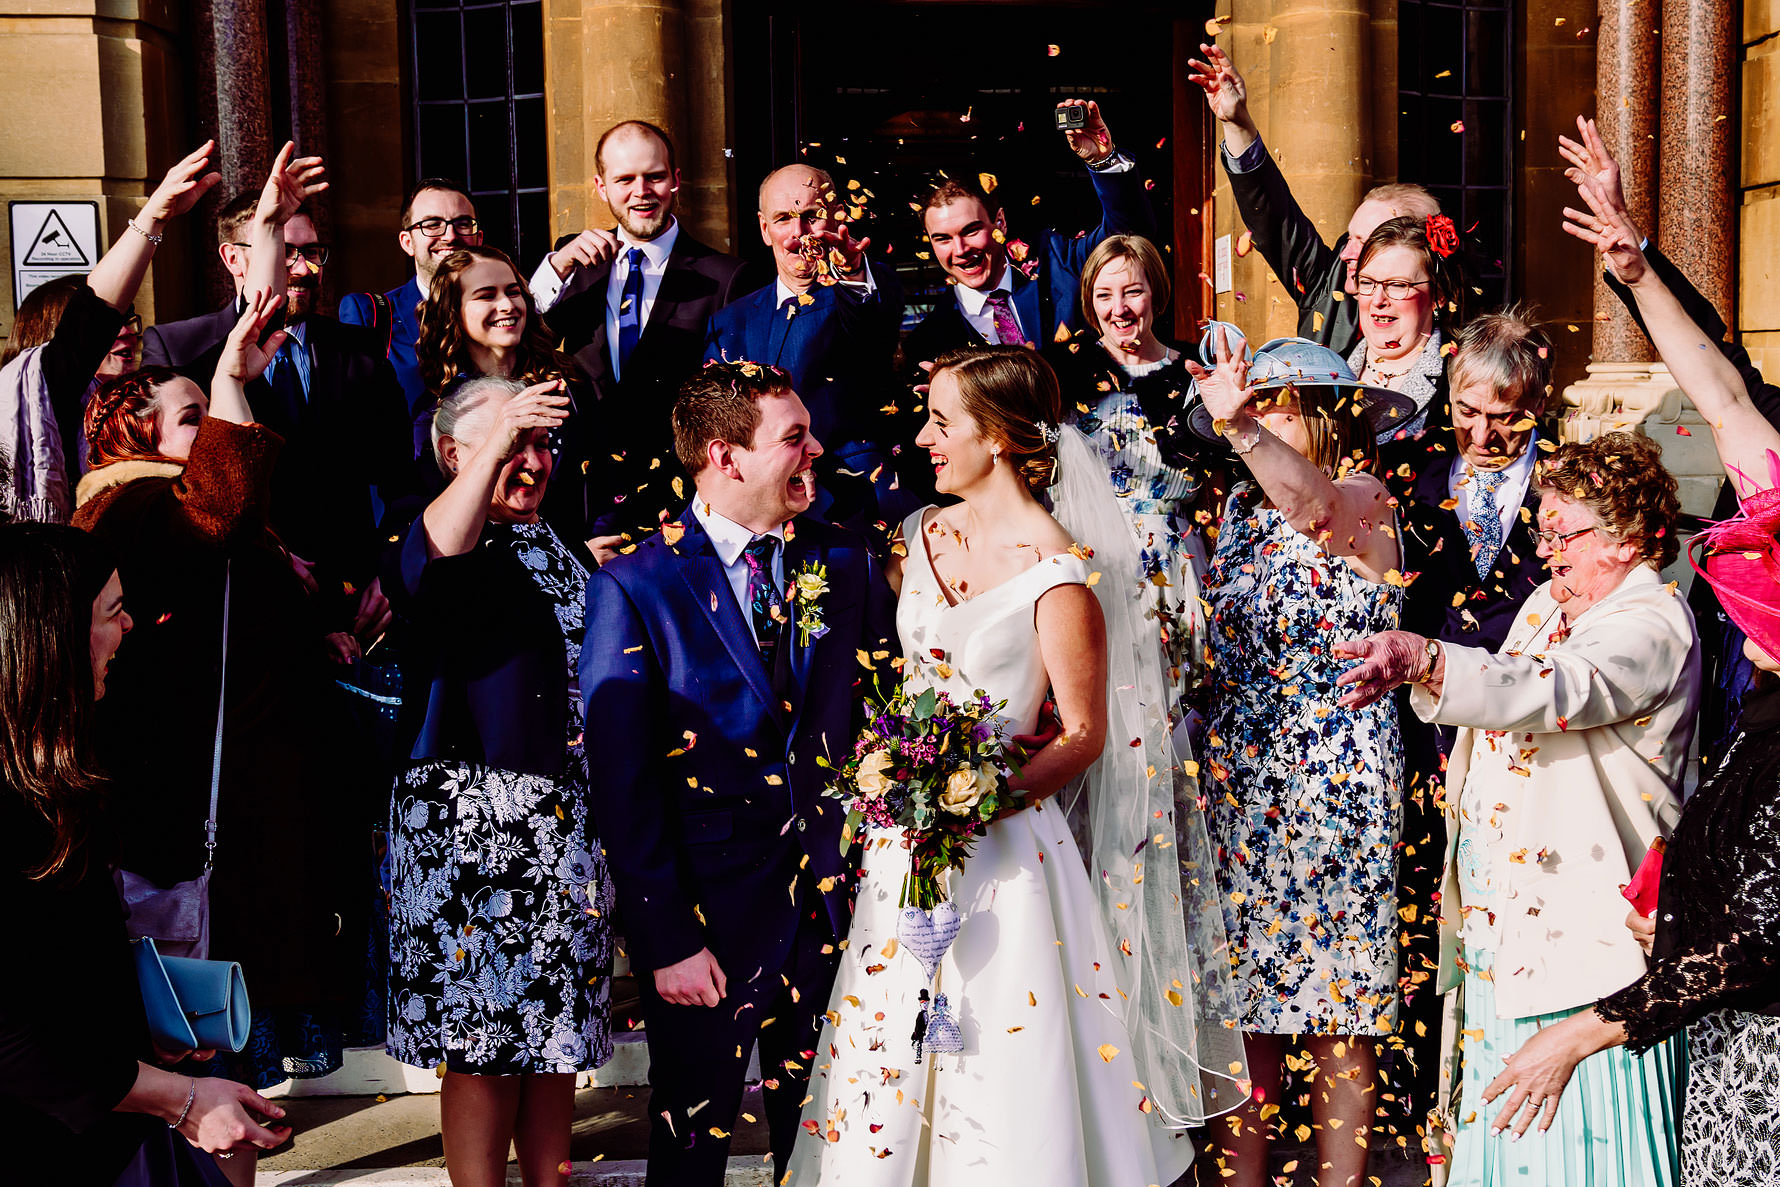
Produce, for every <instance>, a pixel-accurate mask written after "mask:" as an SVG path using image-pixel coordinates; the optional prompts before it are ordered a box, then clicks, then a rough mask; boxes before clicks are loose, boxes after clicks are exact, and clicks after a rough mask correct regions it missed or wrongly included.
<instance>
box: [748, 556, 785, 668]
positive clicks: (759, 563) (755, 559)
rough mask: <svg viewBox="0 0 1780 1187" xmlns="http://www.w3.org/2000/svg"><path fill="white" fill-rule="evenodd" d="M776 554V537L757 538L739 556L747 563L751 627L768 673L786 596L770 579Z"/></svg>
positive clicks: (771, 666)
mask: <svg viewBox="0 0 1780 1187" xmlns="http://www.w3.org/2000/svg"><path fill="white" fill-rule="evenodd" d="M778 551H779V538H778V537H777V536H760V537H757V538H755V539H754V540H752V541H750V542H749V544H748V547H746V548H744V549H743V550H742V557H743V559H745V560H746V561H747V562H748V616H749V618H750V619H751V620H752V621H753V624H754V640H755V642H756V643H757V644H758V645H759V647H760V660H761V662H762V663H764V664H765V665H766V670H767V671H769V672H770V671H772V670H773V653H774V652H775V651H777V650H778V646H779V631H780V628H781V627H782V626H783V625H784V623H785V595H784V592H783V591H782V590H780V589H779V583H778V582H777V581H776V580H774V578H773V558H774V557H775V556H777V555H778Z"/></svg>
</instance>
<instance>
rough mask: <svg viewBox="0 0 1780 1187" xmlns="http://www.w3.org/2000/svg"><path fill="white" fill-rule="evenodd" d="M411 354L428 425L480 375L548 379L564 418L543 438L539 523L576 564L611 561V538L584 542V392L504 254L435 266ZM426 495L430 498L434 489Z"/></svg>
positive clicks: (480, 250)
mask: <svg viewBox="0 0 1780 1187" xmlns="http://www.w3.org/2000/svg"><path fill="white" fill-rule="evenodd" d="M415 351H416V353H417V354H418V356H419V359H420V375H421V379H422V380H423V381H424V382H425V383H426V388H427V391H428V392H429V393H430V395H431V399H430V400H428V401H427V402H426V403H425V405H424V416H425V419H426V421H427V424H428V425H431V423H432V419H433V412H434V410H435V409H437V408H438V406H439V402H440V401H441V400H442V399H444V397H446V396H447V395H449V394H450V393H451V392H452V391H453V390H454V389H455V388H456V387H457V386H458V385H459V384H461V383H463V382H464V381H465V380H468V379H473V378H475V377H477V376H480V375H487V376H493V377H495V378H499V379H515V380H518V381H519V382H520V383H522V384H525V385H527V386H530V385H533V384H539V383H547V382H549V381H550V380H553V379H554V380H561V381H562V382H563V384H564V385H565V390H566V391H567V392H568V394H569V415H568V418H567V419H566V420H565V421H564V422H563V423H562V425H561V426H560V427H559V428H557V429H555V430H553V431H552V433H551V438H550V445H551V453H552V454H553V455H554V456H555V462H556V464H555V471H554V478H553V479H552V481H551V484H550V490H549V493H548V494H547V495H546V497H545V499H544V510H543V515H544V519H545V521H546V522H548V523H549V524H550V526H551V528H552V529H554V530H555V532H556V534H557V535H558V536H559V537H561V539H562V541H563V543H565V544H567V545H568V546H569V547H570V549H572V550H573V551H574V552H575V553H576V555H577V556H578V557H579V558H580V559H581V560H582V561H583V562H585V561H588V560H603V559H605V558H607V557H609V556H611V555H613V551H614V550H615V548H616V546H617V545H618V543H619V541H618V540H617V539H616V538H607V539H601V540H590V539H589V538H588V536H589V531H588V525H589V524H590V523H591V522H592V520H593V517H594V515H595V514H596V509H594V508H590V507H589V506H588V505H587V500H588V495H587V492H588V489H589V487H588V482H587V473H588V471H589V469H591V468H592V467H593V466H594V464H595V459H594V457H593V455H592V453H591V452H590V451H589V449H588V448H587V447H586V432H585V425H584V422H583V419H582V415H583V414H582V412H581V409H582V408H583V407H586V408H592V406H593V399H592V394H591V392H589V390H588V389H587V387H586V384H585V381H584V380H583V378H582V375H581V373H580V371H579V370H578V369H576V367H575V364H574V363H573V362H572V361H571V360H570V359H569V358H568V356H567V355H564V354H563V353H562V352H561V351H559V350H558V349H557V348H556V336H555V335H554V334H553V333H551V332H550V328H549V327H548V326H547V325H545V324H544V319H543V318H542V317H540V316H539V314H538V308H537V305H536V304H535V303H534V302H533V301H532V294H531V289H529V288H528V287H526V283H525V278H524V277H523V276H521V275H520V273H519V269H518V268H517V267H515V266H514V263H513V261H512V260H511V259H510V258H508V256H507V254H506V253H505V252H502V251H498V250H496V249H495V248H492V247H479V246H478V247H463V248H460V249H458V250H457V251H454V252H452V253H451V254H450V255H448V256H446V257H445V258H444V259H443V260H441V261H440V262H439V266H438V269H437V270H436V271H434V273H433V283H432V286H431V287H430V288H429V289H428V290H427V298H426V303H425V304H424V305H422V306H421V307H420V341H419V343H418V344H417V345H416V347H415ZM425 469H427V470H428V471H430V470H431V467H430V466H429V467H425ZM429 493H431V494H437V493H439V488H435V489H434V490H433V491H431V492H429Z"/></svg>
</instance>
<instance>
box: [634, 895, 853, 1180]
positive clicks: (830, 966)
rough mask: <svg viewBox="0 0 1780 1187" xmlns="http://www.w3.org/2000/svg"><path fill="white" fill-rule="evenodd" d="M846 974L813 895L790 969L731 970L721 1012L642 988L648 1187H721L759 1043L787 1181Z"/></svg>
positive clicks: (779, 1166) (776, 1168)
mask: <svg viewBox="0 0 1780 1187" xmlns="http://www.w3.org/2000/svg"><path fill="white" fill-rule="evenodd" d="M839 964H840V944H839V941H838V940H837V939H836V938H835V935H834V928H833V925H832V924H830V923H829V920H828V911H827V909H826V908H825V907H824V906H823V904H822V900H821V897H820V896H819V895H816V894H814V893H810V894H808V895H806V896H805V899H804V905H803V907H802V909H801V910H800V912H799V914H798V927H797V936H796V938H795V940H794V941H793V943H792V945H791V947H790V949H789V951H788V953H787V955H786V958H785V963H784V964H783V966H781V967H778V968H763V969H758V970H755V969H732V968H725V969H724V970H723V973H724V976H726V977H727V978H728V979H729V996H728V997H726V998H724V999H723V1000H722V1001H721V1002H719V1003H718V1004H717V1006H716V1007H715V1008H712V1007H706V1006H676V1005H670V1004H669V1003H667V1002H665V1001H663V1000H662V999H661V997H660V996H659V995H658V994H657V993H656V992H655V981H654V978H653V977H650V976H648V975H643V976H639V977H638V978H637V981H638V987H639V989H640V990H641V994H642V1008H643V1020H644V1023H645V1026H646V1029H645V1034H646V1035H647V1037H648V1041H649V1091H650V1097H649V1176H648V1182H649V1187H721V1185H722V1183H723V1176H724V1171H725V1170H726V1169H727V1167H728V1164H729V1134H730V1133H731V1132H733V1131H734V1129H735V1123H736V1116H737V1114H738V1113H740V1111H741V1106H742V1092H743V1089H744V1088H745V1086H746V1084H745V1079H746V1076H747V1072H748V1055H749V1053H750V1052H751V1051H752V1050H753V1048H754V1044H755V1042H756V1041H757V1040H758V1042H759V1044H760V1074H761V1078H762V1080H763V1085H762V1088H763V1093H762V1095H763V1096H764V1098H765V1104H766V1110H765V1111H766V1123H767V1129H768V1131H769V1133H770V1134H771V1138H772V1151H773V1178H774V1180H775V1181H777V1180H779V1179H782V1178H784V1176H785V1169H786V1167H787V1165H788V1164H789V1162H790V1158H791V1146H792V1143H793V1142H795V1141H796V1139H797V1121H798V1116H799V1114H800V1113H801V1112H802V1108H803V1098H804V1096H805V1094H806V1091H807V1089H808V1087H809V1082H810V1066H811V1064H812V1063H813V1062H814V1058H815V1057H814V1054H813V1052H814V1049H815V1046H816V1042H817V1039H818V1037H819V1034H820V1025H821V1021H822V1015H823V1012H824V1011H826V1010H827V1009H828V994H829V991H830V990H831V989H833V988H834V974H835V970H836V969H837V968H838V967H839ZM719 1134H720V1135H722V1136H718V1135H719Z"/></svg>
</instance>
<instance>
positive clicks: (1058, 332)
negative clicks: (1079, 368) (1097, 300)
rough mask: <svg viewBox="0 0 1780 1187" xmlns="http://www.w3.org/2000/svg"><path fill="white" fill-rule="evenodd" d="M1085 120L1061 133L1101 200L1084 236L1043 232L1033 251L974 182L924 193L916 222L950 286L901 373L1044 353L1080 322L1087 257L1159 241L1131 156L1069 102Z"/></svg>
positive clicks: (919, 331)
mask: <svg viewBox="0 0 1780 1187" xmlns="http://www.w3.org/2000/svg"><path fill="white" fill-rule="evenodd" d="M1075 108H1080V109H1081V110H1083V111H1084V112H1085V113H1086V116H1087V123H1086V124H1085V125H1084V126H1083V127H1082V128H1080V129H1076V130H1067V131H1065V132H1064V134H1063V135H1064V138H1065V139H1067V140H1068V141H1069V147H1070V149H1071V150H1072V151H1073V152H1074V153H1075V154H1076V156H1078V157H1080V158H1081V159H1082V160H1083V161H1084V162H1085V163H1086V164H1087V166H1088V177H1089V178H1090V179H1091V180H1092V181H1093V183H1094V192H1095V194H1096V195H1097V196H1098V197H1099V198H1100V225H1099V226H1097V227H1095V228H1094V229H1093V230H1092V231H1089V232H1088V233H1087V234H1086V235H1066V234H1059V233H1058V232H1057V231H1054V230H1052V229H1051V228H1049V227H1044V228H1041V229H1040V230H1039V232H1038V235H1037V238H1036V241H1035V242H1034V243H1033V244H1031V245H1026V244H1023V243H1021V242H1020V241H1019V240H1010V239H1009V238H1008V226H1007V212H1006V211H1005V210H1003V209H1002V206H1001V203H1000V202H999V201H997V200H996V199H995V198H994V197H993V196H992V195H990V194H988V193H986V192H985V191H984V190H983V189H982V187H980V186H979V185H977V184H976V183H975V182H974V181H970V180H968V179H965V178H962V177H959V178H948V179H947V180H945V181H943V182H941V183H940V184H939V185H938V186H936V187H935V188H934V190H933V192H932V193H931V194H929V195H928V197H927V204H926V209H924V210H923V211H922V212H921V225H922V228H923V229H924V230H925V231H926V232H927V240H928V243H929V244H930V245H931V246H932V248H933V259H934V262H935V263H937V264H939V266H940V268H941V269H942V270H943V271H944V272H945V274H946V276H947V277H948V278H949V279H950V280H951V281H952V284H951V286H950V287H951V290H952V293H951V299H950V300H946V299H944V298H942V299H941V300H940V301H939V303H938V304H936V305H935V306H934V307H933V310H932V312H930V313H929V314H928V315H927V316H926V317H924V318H922V319H921V324H920V325H918V326H916V327H915V328H914V329H913V330H910V331H909V335H908V338H907V339H906V340H905V341H904V342H903V344H902V357H903V362H904V372H905V375H906V377H907V378H908V379H909V381H910V382H911V383H922V382H924V379H923V376H924V374H925V372H923V371H922V370H920V369H919V365H920V364H921V363H931V362H932V361H933V360H935V359H937V358H939V356H940V355H942V354H945V353H946V352H947V351H949V350H959V349H962V348H964V347H969V346H994V345H1001V346H1008V345H1012V346H1019V345H1022V344H1024V345H1027V346H1034V347H1036V348H1038V349H1039V350H1044V349H1046V348H1047V347H1050V346H1051V345H1052V344H1053V343H1055V342H1056V341H1057V340H1058V338H1059V337H1060V336H1062V335H1064V334H1074V333H1075V331H1077V330H1078V329H1080V328H1081V326H1082V311H1081V298H1080V293H1081V272H1082V265H1083V264H1084V263H1085V262H1086V261H1087V258H1088V253H1089V252H1091V251H1093V250H1094V249H1095V248H1096V247H1098V246H1099V245H1100V243H1101V241H1102V240H1104V239H1105V238H1106V237H1107V236H1108V235H1143V236H1145V237H1147V238H1150V239H1154V238H1155V236H1156V222H1155V216H1154V214H1153V213H1152V212H1151V210H1150V203H1149V199H1148V198H1147V197H1146V196H1145V195H1144V191H1143V179H1142V178H1141V177H1140V176H1139V175H1138V173H1137V168H1136V165H1135V164H1134V163H1133V162H1132V160H1131V158H1129V157H1127V156H1125V155H1124V154H1123V153H1121V152H1119V151H1118V150H1117V148H1115V147H1114V145H1113V140H1112V133H1111V132H1110V131H1108V130H1107V126H1106V121H1105V120H1104V119H1103V118H1102V117H1101V115H1100V105H1099V104H1098V103H1094V102H1092V101H1087V102H1084V101H1083V100H1081V99H1070V100H1068V101H1066V102H1063V103H1059V104H1058V105H1057V110H1058V111H1069V110H1071V109H1075Z"/></svg>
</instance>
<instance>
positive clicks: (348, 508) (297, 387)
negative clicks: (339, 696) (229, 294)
mask: <svg viewBox="0 0 1780 1187" xmlns="http://www.w3.org/2000/svg"><path fill="white" fill-rule="evenodd" d="M259 197H260V196H259V194H258V192H257V191H256V192H249V193H245V194H242V195H240V196H239V197H236V198H234V199H233V200H231V201H230V202H228V203H227V204H226V205H225V206H223V208H222V210H221V211H220V212H219V213H218V214H217V219H216V239H217V252H218V254H219V255H220V256H221V257H222V262H223V267H225V268H226V269H228V272H229V275H230V276H231V277H232V278H233V279H234V282H235V297H234V299H233V300H231V301H230V302H229V303H228V304H227V305H225V306H224V307H223V308H221V309H219V310H216V311H215V312H213V313H206V314H202V315H201V316H198V317H194V318H188V319H187V320H185V321H178V322H171V323H168V324H165V325H158V326H150V327H148V328H147V329H146V330H145V331H144V332H143V335H142V361H143V364H144V365H145V366H153V365H160V366H166V367H171V368H173V369H174V370H175V371H177V372H179V373H180V374H182V375H184V376H186V377H187V378H188V379H191V380H192V381H193V382H194V383H196V384H198V386H199V387H202V388H205V389H206V390H208V388H209V384H210V378H211V375H212V374H213V373H214V372H215V370H216V361H217V358H218V357H219V356H220V355H221V353H222V347H223V343H224V342H225V340H226V339H227V338H228V335H229V333H230V331H232V330H233V329H234V328H235V322H236V320H237V318H238V317H239V315H240V310H241V309H242V308H244V304H243V297H242V292H243V289H244V288H245V286H246V283H247V275H248V264H249V257H250V256H251V255H252V252H253V249H252V248H251V247H250V246H249V245H248V243H247V236H246V235H245V234H244V233H243V232H244V228H245V226H246V224H247V222H248V220H249V219H250V218H252V216H253V212H254V208H255V206H256V205H258V203H259ZM284 235H285V247H284V260H285V279H286V283H287V285H288V286H289V287H288V289H287V291H286V296H285V307H284V320H283V326H282V328H283V329H284V330H285V331H286V332H287V334H288V337H287V338H286V339H285V342H284V344H283V345H282V346H280V347H279V349H278V353H277V354H276V355H274V356H273V359H272V362H271V364H270V365H269V366H268V367H267V368H266V373H265V374H264V375H263V376H262V377H261V378H259V379H256V380H254V381H253V382H252V383H250V384H248V385H247V400H248V404H249V405H250V406H251V408H252V410H253V415H254V419H255V420H257V421H258V422H260V423H261V424H263V425H265V426H267V427H268V428H270V429H272V430H273V431H274V432H276V433H277V434H278V435H279V436H280V437H282V438H284V448H283V450H282V451H281V452H280V453H279V455H278V463H277V466H276V467H275V468H274V470H273V474H272V505H271V520H272V527H273V529H274V530H275V531H277V533H278V535H279V537H280V538H281V539H282V540H283V541H284V543H285V544H286V545H287V546H288V547H289V549H290V550H291V552H292V553H293V554H295V555H296V556H297V557H300V558H302V559H303V560H304V561H305V562H307V564H308V565H309V566H311V569H310V572H311V575H312V576H313V579H314V581H315V583H316V586H317V589H318V592H319V594H320V595H321V596H322V597H324V598H347V599H350V600H351V601H352V603H353V604H354V617H355V618H358V617H362V616H364V615H367V614H371V613H373V612H374V613H375V614H376V615H378V616H381V615H382V614H384V613H386V611H387V603H385V602H384V600H383V598H382V595H381V593H380V592H379V591H378V589H377V585H376V575H377V572H376V560H377V555H378V548H377V545H378V543H379V541H380V539H381V537H380V536H379V535H378V532H377V518H378V515H379V506H378V503H377V499H378V498H381V499H382V501H383V503H384V504H388V503H390V502H392V501H394V500H395V499H396V498H398V497H400V496H402V495H404V494H407V493H408V492H409V491H410V490H411V488H412V487H413V485H414V479H415V471H414V466H413V453H412V434H411V433H410V431H409V416H408V410H407V405H406V403H405V401H404V400H403V399H402V389H401V387H400V385H399V384H398V383H397V382H396V377H395V372H394V371H393V370H392V369H391V367H390V364H389V361H388V360H387V359H386V358H385V357H384V356H385V344H384V340H383V338H382V337H381V336H380V335H379V334H378V333H376V332H375V331H373V330H370V329H366V328H364V327H361V326H347V325H342V324H341V323H339V322H338V321H335V320H334V319H333V318H331V317H327V316H325V315H323V314H321V313H319V312H317V306H318V303H319V301H320V295H321V274H322V269H323V268H325V267H326V266H327V263H328V258H329V256H328V246H327V244H325V243H323V242H321V240H320V238H319V236H318V235H317V233H316V229H315V221H314V219H313V218H312V217H311V216H310V214H309V213H308V212H307V211H306V210H304V211H299V212H298V213H297V214H295V215H293V216H292V217H291V219H290V221H289V222H288V223H286V224H285V228H284ZM327 613H328V608H324V614H327ZM328 617H330V618H332V615H331V614H328Z"/></svg>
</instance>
